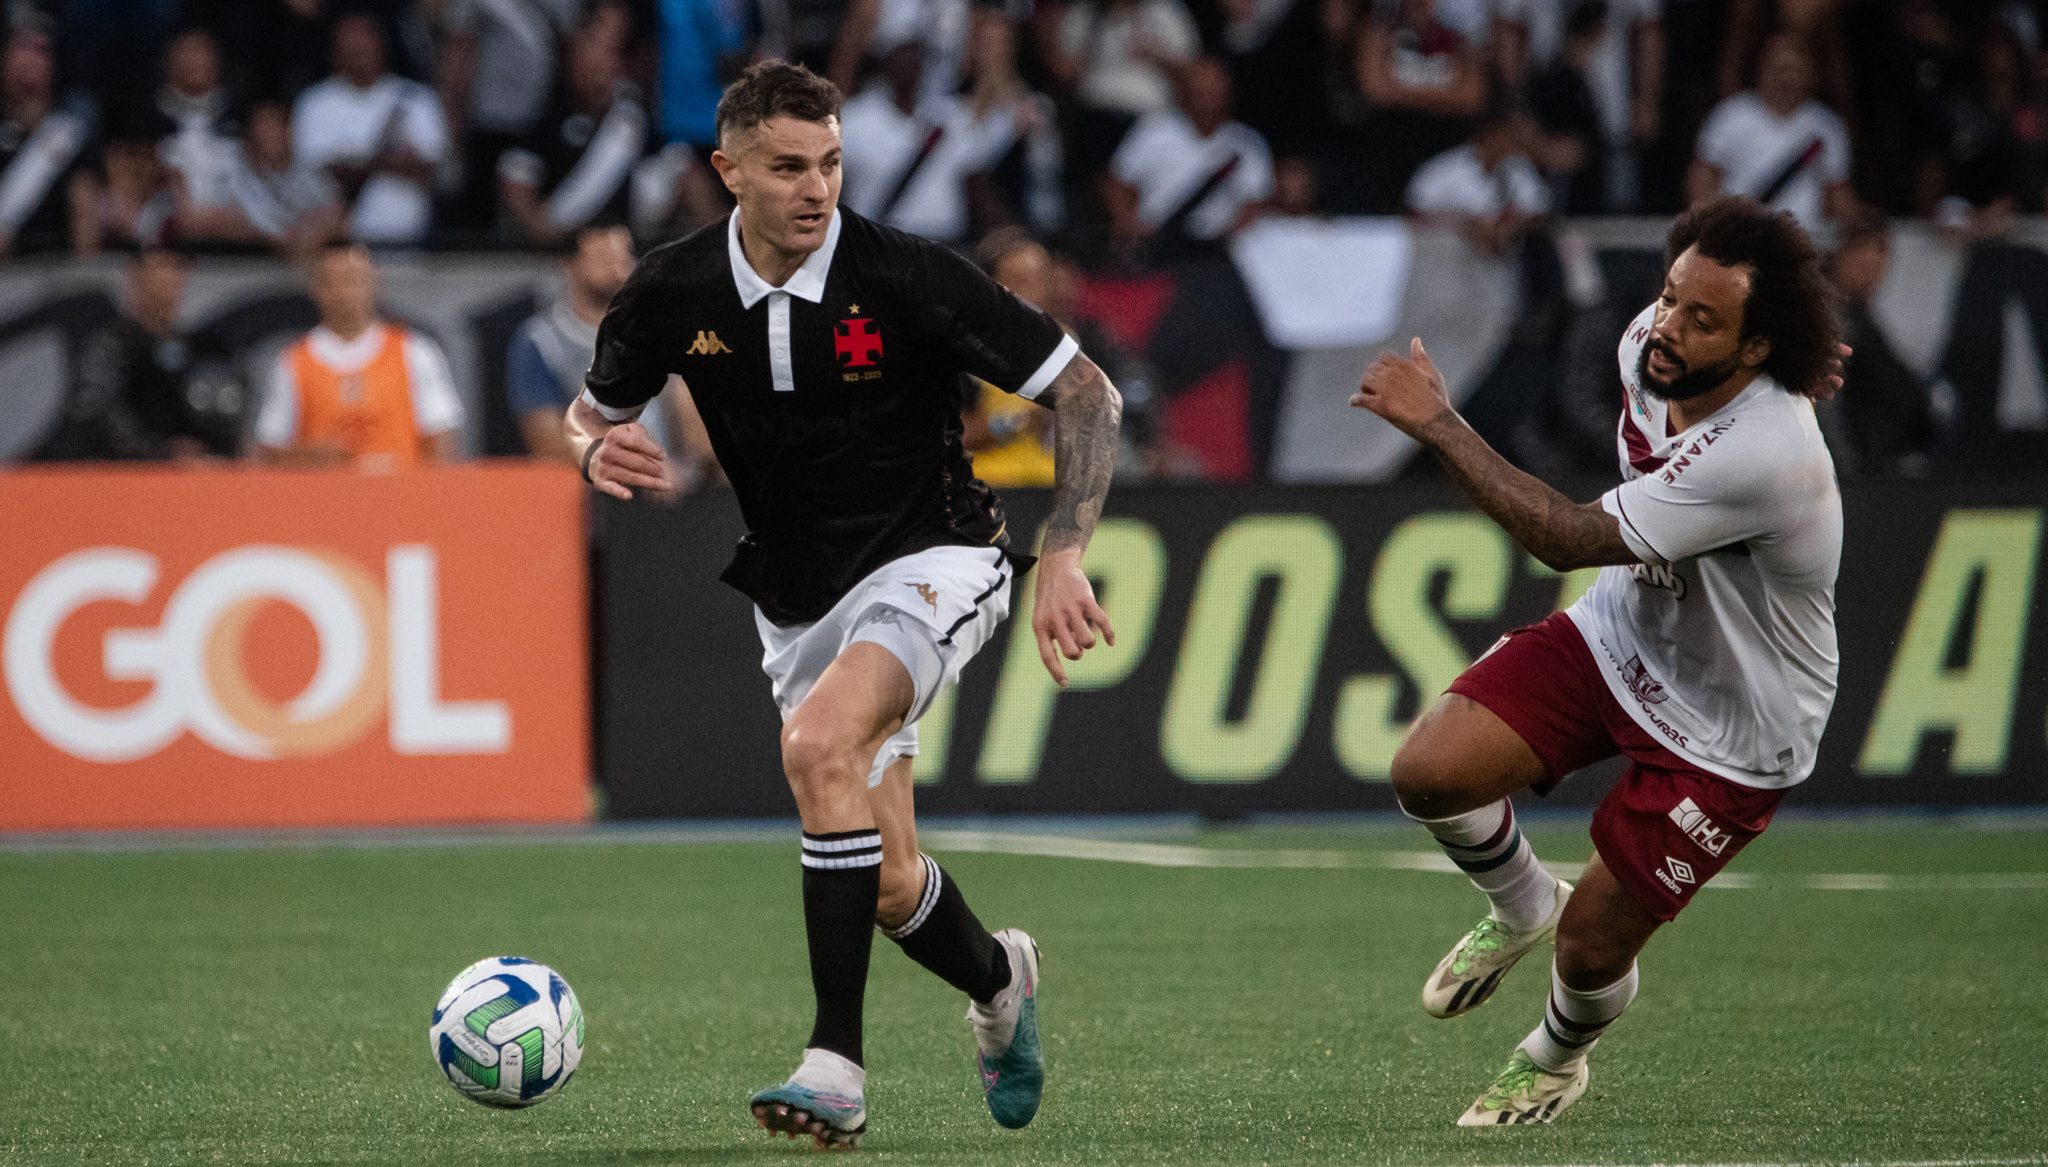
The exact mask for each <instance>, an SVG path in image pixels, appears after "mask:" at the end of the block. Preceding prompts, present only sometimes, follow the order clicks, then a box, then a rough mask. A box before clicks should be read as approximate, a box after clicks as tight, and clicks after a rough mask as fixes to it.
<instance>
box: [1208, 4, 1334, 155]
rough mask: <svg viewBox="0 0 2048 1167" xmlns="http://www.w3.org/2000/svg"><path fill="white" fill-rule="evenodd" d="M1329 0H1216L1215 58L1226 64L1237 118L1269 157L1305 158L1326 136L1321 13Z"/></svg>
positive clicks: (1323, 44) (1326, 114) (1326, 121)
mask: <svg viewBox="0 0 2048 1167" xmlns="http://www.w3.org/2000/svg"><path fill="white" fill-rule="evenodd" d="M1327 2H1328V0H1222V2H1221V4H1220V8H1221V12H1220V14H1219V15H1220V16H1221V18H1222V21H1223V25H1222V28H1221V29H1220V30H1219V31H1218V34H1217V44H1218V51H1219V55H1221V56H1222V58H1223V60H1224V61H1225V62H1226V63H1227V64H1229V66H1230V76H1231V80H1232V81H1233V82H1234V83H1235V86H1236V92H1237V116H1238V119H1239V120H1240V121H1242V122H1244V124H1246V125H1248V126H1250V127H1251V128H1253V129H1255V130H1257V131H1258V132H1259V133H1260V134H1261V135H1263V136H1264V137H1265V139H1266V141H1268V142H1269V143H1271V144H1272V146H1273V149H1274V151H1275V152H1276V153H1280V154H1290V153H1294V154H1305V153H1307V152H1308V151H1310V150H1313V149H1318V148H1320V147H1322V146H1323V145H1324V144H1325V142H1326V141H1327V139H1328V125H1329V116H1328V113H1327V111H1326V110H1325V108H1324V106H1325V102H1324V94H1323V84H1324V77H1323V72H1322V70H1321V69H1319V68H1318V67H1317V65H1318V63H1319V62H1320V61H1322V60H1323V58H1324V56H1325V53H1326V48H1327V46H1326V45H1325V41H1324V29H1323V21H1322V15H1323V14H1322V11H1321V10H1322V9H1323V8H1324V7H1326V5H1327Z"/></svg>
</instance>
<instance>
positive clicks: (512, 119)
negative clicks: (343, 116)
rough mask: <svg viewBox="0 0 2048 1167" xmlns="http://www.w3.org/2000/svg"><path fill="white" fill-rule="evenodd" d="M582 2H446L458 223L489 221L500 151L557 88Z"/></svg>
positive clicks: (445, 53) (445, 85) (446, 99)
mask: <svg viewBox="0 0 2048 1167" xmlns="http://www.w3.org/2000/svg"><path fill="white" fill-rule="evenodd" d="M582 9H583V0H444V2H443V5H442V8H441V31H442V37H443V39H442V42H441V59H440V61H439V62H438V68H437V72H438V77H437V80H438V81H439V84H440V91H441V108H442V110H443V111H444V112H445V114H446V116H447V120H448V136H449V138H450V139H451V140H453V141H455V142H457V143H459V144H460V150H461V160H462V185H461V188H460V190H459V192H458V193H457V195H456V198H455V200H454V202H453V204H452V205H451V207H450V208H449V209H450V211H451V212H452V214H453V218H454V222H455V224H456V225H458V226H461V227H464V228H469V229H480V228H484V227H487V226H489V225H490V223H491V221H492V219H493V218H495V216H496V212H497V204H498V198H497V196H498V189H497V184H498V156H499V155H500V154H503V153H504V152H505V151H506V150H508V149H510V148H511V147H512V146H513V145H515V144H517V143H518V142H520V141H521V140H523V139H524V138H526V137H527V136H528V135H530V134H531V133H532V132H533V130H534V129H535V127H536V125H537V124H538V122H539V121H540V118H541V115H542V113H544V112H545V111H546V109H547V102H548V95H549V94H550V93H551V92H553V91H554V90H555V88H556V85H555V68H556V62H557V61H558V60H559V59H560V57H561V46H562V42H563V40H564V39H565V38H566V37H567V35H568V33H569V30H570V29H572V28H574V27H575V26H576V22H577V20H578V18H579V17H580V16H581V15H582Z"/></svg>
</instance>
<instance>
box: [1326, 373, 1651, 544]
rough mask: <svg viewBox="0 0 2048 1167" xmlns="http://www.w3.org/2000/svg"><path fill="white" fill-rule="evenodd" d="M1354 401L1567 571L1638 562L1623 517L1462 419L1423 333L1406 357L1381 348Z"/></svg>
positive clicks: (1519, 537)
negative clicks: (1538, 473) (1533, 467)
mask: <svg viewBox="0 0 2048 1167" xmlns="http://www.w3.org/2000/svg"><path fill="white" fill-rule="evenodd" d="M1351 404H1353V405H1355V406H1358V407H1360V408H1363V409H1369V410H1371V411H1372V412H1374V413H1377V414H1379V415H1380V416H1381V417H1384V418H1386V419H1387V420H1388V421H1390V422H1392V423H1394V425H1395V426H1396V427H1398V428H1399V429H1400V430H1401V432H1402V433H1405V434H1407V435H1408V436H1409V437H1411V438H1414V439H1415V440H1416V441H1418V442H1420V443H1422V444H1423V445H1424V446H1427V447H1428V448H1429V450H1430V452H1431V453H1433V454H1435V455H1436V459H1437V461H1438V462H1441V463H1442V464H1443V468H1444V472H1445V473H1446V474H1448V475H1450V477H1451V481H1453V482H1455V483H1457V484H1458V489H1460V490H1462V491H1464V492H1465V494H1466V497H1468V498H1470V499H1471V500H1472V501H1473V502H1474V503H1475V504H1477V505H1478V507H1479V509H1480V510H1482V511H1485V512H1486V513H1487V515H1488V517H1490V518H1492V519H1493V521H1494V522H1496V523H1499V524H1500V525H1501V529H1502V530H1505V531H1506V532H1507V533H1508V534H1509V535H1510V536H1512V537H1513V538H1514V540H1515V542H1517V543H1520V544H1521V545H1522V546H1523V547H1525V548H1527V549H1528V551H1529V553H1530V554H1532V555H1534V556H1535V557H1536V558H1538V559H1540V560H1542V561H1543V563H1544V564H1545V565H1546V566H1548V567H1551V568H1554V569H1556V570H1558V571H1571V570H1574V569H1576V568H1581V567H1598V566H1605V565H1607V564H1617V563H1635V562H1637V559H1636V555H1635V553H1634V552H1633V551H1630V550H1629V548H1628V544H1627V543H1625V542H1623V541H1622V538H1621V524H1620V523H1619V522H1618V521H1617V520H1616V519H1615V517H1614V516H1613V515H1610V514H1608V513H1607V512H1606V510H1604V509H1602V507H1601V506H1600V504H1599V503H1597V502H1592V503H1576V502H1573V501H1572V500H1571V499H1569V498H1566V497H1565V496H1564V495H1562V494H1559V493H1558V492H1557V491H1556V490H1554V489H1552V488H1551V487H1550V486H1549V485H1547V484H1546V483H1544V482H1542V481H1540V480H1538V479H1537V478H1535V477H1533V476H1531V475H1528V474H1525V473H1523V472H1522V471H1520V470H1517V469H1515V467H1514V466H1513V465H1512V464H1511V463H1509V462H1508V460H1507V459H1506V458H1503V457H1501V456H1500V455H1499V454H1498V453H1496V452H1495V451H1494V449H1493V447H1491V446H1489V445H1487V444H1486V440H1485V439H1484V438H1481V437H1480V436H1479V435H1478V434H1476V433H1474V432H1473V431H1472V427H1471V426H1469V425H1466V424H1465V419H1464V418H1462V417H1459V416H1458V411H1457V410H1455V409H1452V408H1451V403H1450V397H1449V395H1448V394H1447V393H1445V391H1444V379H1443V376H1442V374H1440V373H1438V372H1437V371H1436V365H1435V363H1434V362H1432V361H1431V360H1430V359H1429V354H1428V353H1426V352H1424V351H1423V349H1422V342H1421V341H1420V340H1417V341H1415V342H1414V343H1413V344H1412V345H1411V346H1410V349H1409V356H1408V358H1407V359H1405V360H1404V359H1402V358H1400V357H1396V356H1391V355H1389V354H1386V353H1381V354H1380V357H1379V359H1378V360H1376V361H1374V362H1373V364H1372V366H1371V367H1370V368H1368V369H1367V370H1366V371H1365V377H1364V379H1363V380H1362V381H1361V383H1360V384H1359V387H1358V392H1357V393H1356V394H1354V395H1353V396H1352V398H1351Z"/></svg>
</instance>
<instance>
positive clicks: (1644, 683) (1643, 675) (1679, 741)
mask: <svg viewBox="0 0 2048 1167" xmlns="http://www.w3.org/2000/svg"><path fill="white" fill-rule="evenodd" d="M1600 651H1602V652H1604V653H1606V654H1607V663H1608V664H1610V665H1613V666H1614V668H1615V670H1616V671H1617V672H1619V673H1620V674H1621V681H1622V684H1623V685H1626V686H1627V687H1628V691H1629V694H1630V695H1631V696H1633V697H1634V698H1635V699H1636V704H1637V705H1638V706H1639V707H1640V708H1641V709H1642V711H1643V716H1645V717H1648V718H1649V719H1650V724H1652V725H1654V726H1656V727H1657V732H1658V733H1661V734H1663V735H1664V736H1665V737H1666V738H1669V739H1670V740H1671V742H1672V744H1673V745H1676V746H1678V747H1680V748H1681V749H1683V748H1684V747H1686V746H1688V745H1690V744H1691V743H1690V741H1688V739H1687V738H1686V735H1685V734H1684V733H1681V732H1680V731H1679V729H1678V727H1676V726H1674V725H1672V724H1671V723H1670V722H1668V721H1666V720H1664V719H1663V718H1661V717H1659V716H1657V713H1656V711H1655V710H1653V709H1651V708H1650V707H1651V706H1652V705H1656V704H1658V703H1660V702H1662V701H1665V700H1667V699H1668V698H1669V697H1670V694H1669V693H1666V692H1665V691H1664V685H1663V683H1662V682H1660V681H1655V680H1652V679H1651V678H1650V674H1649V671H1648V670H1647V669H1645V668H1643V658H1642V657H1640V656H1631V657H1629V658H1628V663H1627V664H1623V663H1621V657H1620V654H1618V653H1616V652H1615V651H1614V646H1613V645H1611V644H1609V643H1607V639H1606V638H1605V637H1602V638H1601V639H1600Z"/></svg>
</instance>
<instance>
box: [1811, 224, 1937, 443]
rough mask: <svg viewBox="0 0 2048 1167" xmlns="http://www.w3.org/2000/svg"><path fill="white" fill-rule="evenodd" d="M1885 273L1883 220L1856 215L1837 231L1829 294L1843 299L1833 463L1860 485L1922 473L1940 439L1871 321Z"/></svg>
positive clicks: (1912, 379) (1924, 400)
mask: <svg viewBox="0 0 2048 1167" xmlns="http://www.w3.org/2000/svg"><path fill="white" fill-rule="evenodd" d="M1890 267H1891V234H1890V231H1889V230H1888V229H1887V228H1886V226H1885V221H1884V218H1883V217H1882V216H1880V215H1876V214H1872V213H1868V212H1865V213H1861V214H1858V215H1856V216H1855V217H1853V218H1852V219H1850V220H1849V221H1848V222H1846V223H1844V224H1843V225H1842V231H1841V243H1840V245H1839V246H1838V247H1837V248H1836V250H1835V257H1834V269H1835V271H1834V274H1835V286H1836V287H1837V288H1839V289H1840V290H1841V293H1842V343H1844V344H1846V345H1848V346H1849V348H1850V350H1851V351H1850V354H1849V358H1848V360H1847V361H1845V362H1844V363H1843V366H1842V393H1841V396H1839V397H1837V398H1836V399H1835V402H1834V404H1833V407H1832V408H1833V409H1835V410H1839V414H1840V418H1841V422H1842V426H1841V430H1842V431H1843V432H1844V436H1846V437H1847V439H1848V441H1847V442H1846V443H1841V442H1837V443H1835V446H1836V454H1835V460H1836V462H1837V463H1838V464H1839V463H1846V469H1848V470H1849V471H1851V472H1853V473H1855V474H1858V475H1862V476H1865V477H1876V476H1884V475H1895V474H1918V473H1924V472H1925V471H1926V468H1927V462H1928V458H1929V456H1930V455H1931V454H1932V453H1933V451H1934V446H1935V441H1936V438H1937V437H1938V433H1937V427H1936V424H1935V418H1934V410H1933V407H1932V405H1931V403H1930V401H1929V399H1928V395H1927V389H1926V386H1925V385H1923V384H1922V383H1921V380H1920V377H1919V376H1918V375H1917V374H1916V373H1914V372H1913V370H1912V369H1910V368H1908V367H1907V365H1906V363H1905V362H1904V361H1902V360H1900V359H1899V356H1898V354H1897V353H1896V352H1894V351H1893V349H1892V345H1891V341H1890V339H1889V338H1888V337H1886V336H1885V333H1884V329H1883V328H1881V327H1879V325H1878V323H1877V317H1876V316H1874V315H1873V314H1872V313H1871V309H1870V304H1871V301H1872V300H1873V299H1874V298H1875V297H1876V296H1877V290H1878V288H1879V287H1881V286H1882V285H1883V284H1884V279H1885V275H1886V273H1887V272H1888V271H1889V269H1890Z"/></svg>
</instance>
